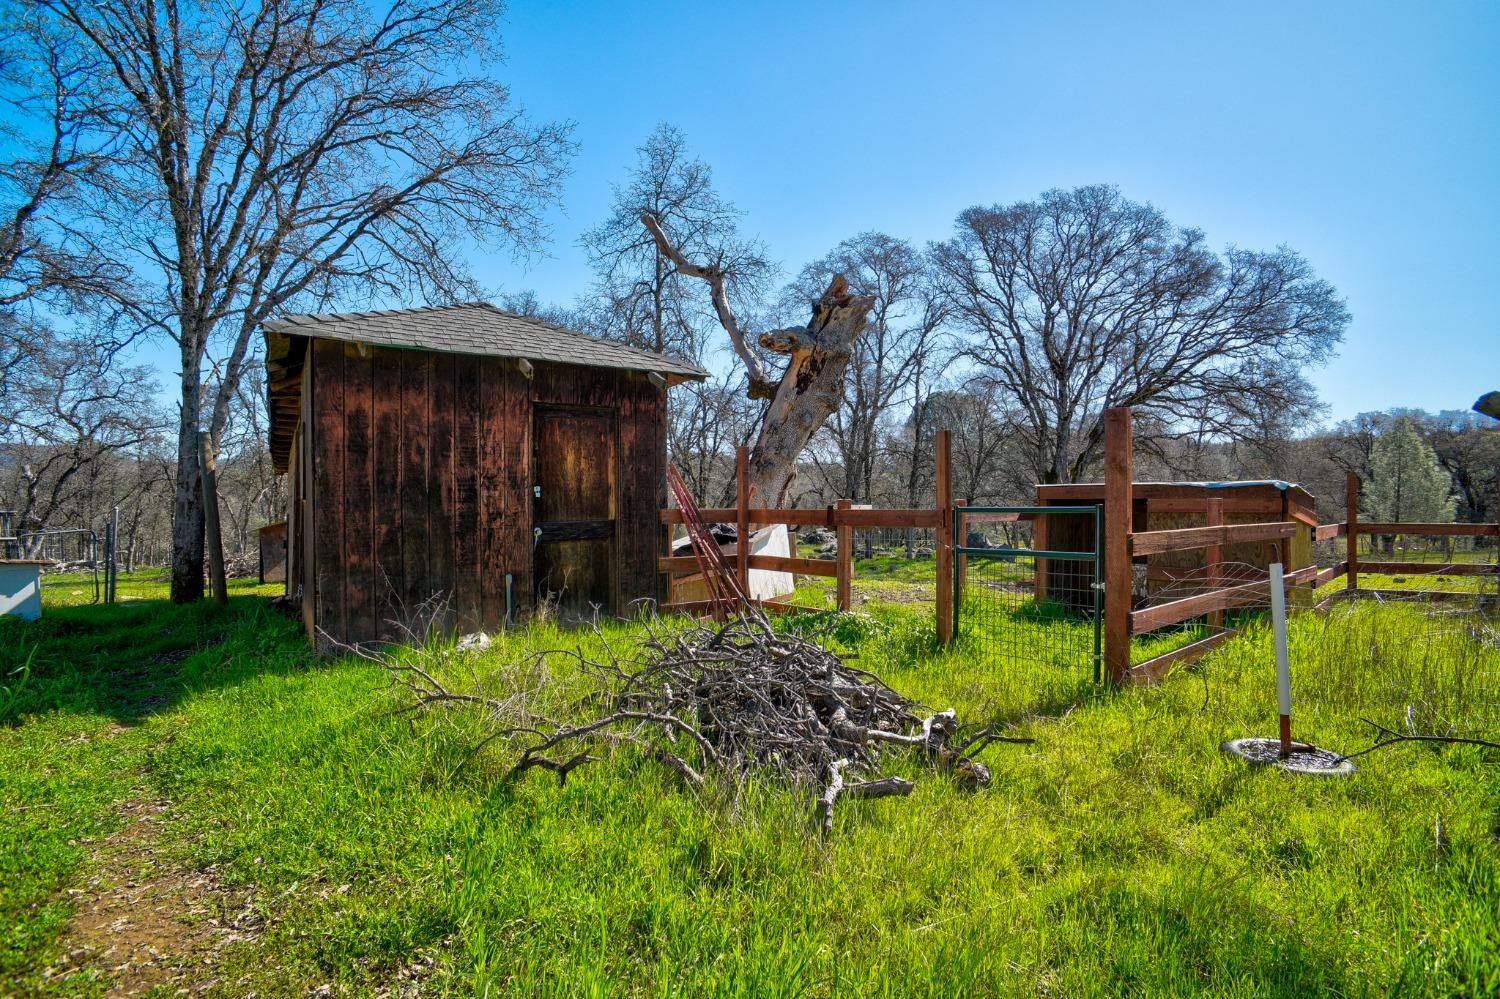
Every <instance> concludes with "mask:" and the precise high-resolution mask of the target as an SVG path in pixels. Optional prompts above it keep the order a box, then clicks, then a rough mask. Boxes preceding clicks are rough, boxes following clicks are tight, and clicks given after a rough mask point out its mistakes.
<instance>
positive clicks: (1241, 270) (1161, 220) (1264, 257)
mask: <svg viewBox="0 0 1500 999" xmlns="http://www.w3.org/2000/svg"><path fill="white" fill-rule="evenodd" d="M933 257H934V260H935V262H936V265H937V267H938V268H939V270H940V272H941V273H942V275H943V284H944V289H945V295H946V298H947V300H948V303H949V305H950V306H951V308H952V311H953V315H954V317H955V318H956V320H957V321H958V323H960V324H961V326H962V327H963V328H964V330H965V331H966V332H967V333H968V334H969V335H970V337H971V340H970V344H969V346H968V350H967V353H968V355H969V356H970V357H971V358H972V359H973V360H974V361H975V362H977V363H978V364H979V365H980V366H981V367H982V369H983V372H984V374H985V376H987V377H988V378H990V379H992V380H993V381H994V382H995V383H996V384H997V385H999V386H1000V387H1001V388H1003V389H1004V390H1005V392H1006V393H1007V394H1008V395H1009V396H1010V397H1011V399H1013V400H1014V402H1015V404H1016V405H1017V406H1018V407H1019V410H1020V413H1021V414H1022V417H1023V419H1022V420H1021V422H1020V424H1019V425H1018V428H1017V429H1018V430H1019V432H1020V433H1021V434H1022V435H1023V437H1024V439H1025V442H1026V444H1027V445H1028V448H1029V450H1030V452H1031V455H1032V462H1033V465H1034V472H1035V475H1036V477H1037V480H1038V481H1041V482H1066V481H1076V480H1077V478H1078V477H1079V475H1080V474H1081V473H1082V471H1083V469H1084V468H1085V467H1086V466H1087V464H1088V463H1089V462H1090V461H1092V460H1094V459H1095V458H1096V457H1097V455H1098V453H1099V449H1100V447H1101V446H1102V441H1103V425H1102V421H1101V414H1102V413H1103V411H1104V409H1105V408H1107V407H1110V406H1134V407H1137V408H1138V409H1139V410H1140V411H1141V412H1142V413H1143V414H1155V415H1158V416H1160V417H1161V420H1162V425H1163V426H1165V427H1168V428H1170V427H1172V426H1174V425H1176V424H1177V423H1178V422H1179V421H1180V420H1182V419H1183V418H1185V417H1190V418H1191V419H1192V420H1194V421H1197V422H1203V421H1206V422H1208V423H1209V424H1210V425H1211V426H1212V427H1213V428H1214V430H1215V431H1216V432H1218V433H1220V434H1223V435H1227V436H1237V435H1243V434H1245V433H1246V432H1247V429H1248V428H1249V427H1251V426H1253V423H1254V421H1255V420H1256V419H1257V418H1258V414H1261V413H1264V412H1266V411H1267V410H1273V411H1286V410H1289V409H1291V408H1293V407H1298V406H1305V405H1306V403H1307V398H1306V393H1307V383H1306V382H1305V381H1304V380H1302V379H1301V378H1300V377H1287V376H1284V373H1287V372H1293V373H1296V372H1300V371H1302V370H1304V369H1305V368H1307V367H1308V366H1310V365H1315V364H1319V363H1322V362H1323V361H1324V360H1325V359H1326V358H1327V357H1328V356H1329V354H1330V353H1331V352H1332V350H1333V348H1334V347H1335V345H1336V344H1337V343H1338V342H1339V340H1340V339H1341V338H1342V335H1343V330H1344V328H1345V327H1346V326H1347V325H1348V322H1349V314H1348V312H1347V311H1346V310H1345V308H1344V305H1343V302H1342V301H1341V300H1340V299H1339V298H1338V297H1337V295H1336V293H1335V292H1334V289H1333V288H1332V287H1331V286H1330V285H1328V284H1327V283H1326V282H1323V281H1320V280H1318V279H1316V278H1315V277H1314V275H1313V273H1312V269H1311V268H1310V267H1309V266H1308V265H1307V263H1306V262H1305V261H1304V260H1303V259H1302V258H1301V257H1299V256H1298V255H1297V254H1296V253H1294V252H1292V251H1291V250H1288V249H1285V248H1280V249H1277V250H1275V251H1274V252H1271V253H1256V252H1252V251H1248V250H1240V249H1235V248H1230V249H1229V250H1227V251H1226V252H1225V253H1223V254H1222V255H1220V254H1215V253H1214V252H1212V251H1211V250H1209V249H1208V248H1207V247H1206V246H1205V245H1204V240H1203V234H1202V233H1201V232H1198V231H1197V230H1193V229H1179V228H1176V227H1174V226H1173V225H1171V223H1169V222H1168V221H1167V220H1166V218H1165V217H1164V216H1163V215H1162V214H1161V213H1160V212H1159V211H1157V210H1156V209H1155V208H1153V207H1151V206H1150V205H1143V204H1138V203H1136V202H1132V201H1128V200H1126V199H1125V198H1123V197H1122V196H1121V195H1120V193H1119V191H1117V190H1116V189H1115V188H1113V187H1105V186H1094V187H1081V188H1078V189H1076V190H1072V191H1048V192H1047V193H1045V194H1043V195H1042V196H1041V198H1040V199H1038V200H1037V201H1031V202H1018V203H1016V204H1013V205H1006V206H1001V205H996V206H993V207H990V208H982V207H975V208H970V209H968V210H967V211H965V212H963V213H962V214H961V215H959V217H958V223H957V232H956V234H955V235H954V237H953V238H952V239H950V240H949V241H948V242H946V243H943V244H941V245H939V246H937V247H935V248H934V252H933ZM1268 373H1271V374H1273V375H1274V374H1277V373H1282V374H1283V376H1281V377H1271V378H1267V377H1266V376H1267V374H1268Z"/></svg>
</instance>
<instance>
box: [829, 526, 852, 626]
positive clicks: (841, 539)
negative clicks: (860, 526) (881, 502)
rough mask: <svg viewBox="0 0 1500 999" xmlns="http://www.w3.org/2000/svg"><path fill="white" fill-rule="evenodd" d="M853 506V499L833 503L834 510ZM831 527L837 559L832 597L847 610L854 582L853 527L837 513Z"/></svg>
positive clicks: (842, 609)
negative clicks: (834, 536) (834, 537)
mask: <svg viewBox="0 0 1500 999" xmlns="http://www.w3.org/2000/svg"><path fill="white" fill-rule="evenodd" d="M853 506H854V501H853V500H850V499H841V500H839V501H837V502H836V503H834V504H833V508H834V510H848V509H851V508H852V507H853ZM833 525H834V527H833V529H834V533H835V535H836V537H837V538H838V540H837V542H836V543H837V545H838V549H839V550H838V561H837V562H836V563H834V569H835V571H836V575H835V577H834V578H835V586H834V598H835V601H836V606H837V607H838V609H839V610H841V611H848V610H849V609H850V607H851V606H852V605H853V582H854V528H852V527H850V526H849V524H848V523H847V522H846V521H845V520H844V519H843V518H841V517H839V516H838V514H837V513H835V514H834V518H833Z"/></svg>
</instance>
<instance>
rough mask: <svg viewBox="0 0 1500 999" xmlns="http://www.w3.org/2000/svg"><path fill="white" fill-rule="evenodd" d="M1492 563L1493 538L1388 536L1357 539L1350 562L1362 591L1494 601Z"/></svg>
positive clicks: (1498, 572) (1498, 552)
mask: <svg viewBox="0 0 1500 999" xmlns="http://www.w3.org/2000/svg"><path fill="white" fill-rule="evenodd" d="M1497 558H1500V548H1497V546H1496V539H1495V538H1494V537H1493V536H1488V537H1487V536H1478V537H1473V536H1466V535H1454V534H1426V533H1391V534H1361V535H1360V537H1359V545H1358V548H1357V558H1356V560H1355V561H1356V564H1357V566H1358V572H1359V585H1360V588H1361V589H1372V590H1384V591H1402V590H1412V591H1426V592H1431V593H1442V594H1453V595H1462V594H1474V595H1476V596H1489V597H1494V596H1495V595H1496V594H1497V593H1500V564H1497Z"/></svg>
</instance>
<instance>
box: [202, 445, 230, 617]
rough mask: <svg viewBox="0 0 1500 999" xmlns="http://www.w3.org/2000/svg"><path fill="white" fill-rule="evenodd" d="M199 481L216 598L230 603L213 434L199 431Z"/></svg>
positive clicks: (206, 541)
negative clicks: (220, 532)
mask: <svg viewBox="0 0 1500 999" xmlns="http://www.w3.org/2000/svg"><path fill="white" fill-rule="evenodd" d="M198 481H199V482H200V483H201V484H202V486H203V544H204V547H205V548H207V550H208V578H209V582H210V583H211V584H212V585H213V594H214V602H215V603H218V604H227V603H229V584H228V583H227V582H226V581H225V579H224V543H223V541H222V539H221V538H220V536H219V481H218V475H217V466H216V465H215V464H214V442H213V435H212V434H210V433H209V432H208V431H207V430H200V431H198Z"/></svg>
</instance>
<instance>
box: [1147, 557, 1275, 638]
mask: <svg viewBox="0 0 1500 999" xmlns="http://www.w3.org/2000/svg"><path fill="white" fill-rule="evenodd" d="M1135 569H1136V594H1135V598H1134V599H1133V601H1132V608H1133V609H1134V610H1138V611H1139V610H1147V609H1150V608H1152V607H1161V606H1165V605H1167V604H1176V603H1177V602H1178V601H1184V600H1190V599H1192V598H1194V597H1203V596H1207V595H1209V594H1222V600H1221V602H1222V605H1223V606H1221V607H1216V608H1215V609H1212V610H1208V611H1205V612H1204V613H1202V614H1195V615H1193V616H1191V617H1188V618H1186V619H1184V620H1181V621H1176V622H1173V623H1171V624H1166V625H1163V626H1161V627H1157V628H1152V629H1151V630H1150V631H1147V632H1142V633H1140V634H1138V635H1136V636H1135V639H1134V641H1133V643H1132V658H1133V659H1134V660H1136V661H1142V660H1145V659H1150V658H1152V657H1154V656H1158V655H1162V654H1164V653H1166V652H1170V651H1172V650H1173V649H1176V648H1180V647H1182V646H1184V645H1188V644H1190V643H1192V642H1198V641H1202V640H1204V639H1208V638H1214V637H1216V636H1219V635H1223V634H1226V633H1232V632H1235V631H1239V630H1240V629H1241V628H1243V627H1244V626H1245V625H1247V624H1249V623H1251V622H1252V621H1257V620H1260V619H1262V618H1264V617H1265V615H1266V614H1268V613H1269V612H1270V608H1271V596H1270V594H1271V591H1270V578H1271V573H1270V571H1269V570H1268V569H1266V568H1263V567H1260V566H1256V565H1253V564H1251V563H1248V562H1241V561H1228V560H1224V561H1217V562H1208V561H1207V559H1206V556H1205V558H1204V561H1203V564H1202V565H1197V566H1161V565H1150V564H1148V565H1145V566H1136V567H1135ZM1287 600H1288V603H1290V604H1292V605H1294V606H1295V605H1296V604H1298V603H1303V602H1305V601H1303V600H1302V599H1300V594H1299V593H1298V592H1297V591H1293V590H1291V589H1290V588H1289V589H1288V595H1287Z"/></svg>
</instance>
